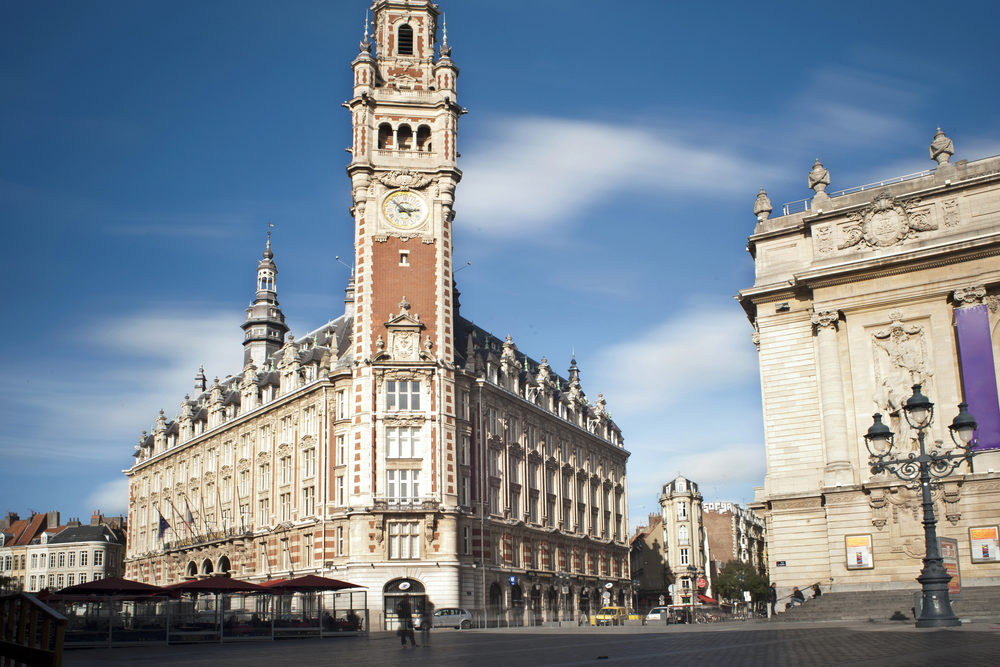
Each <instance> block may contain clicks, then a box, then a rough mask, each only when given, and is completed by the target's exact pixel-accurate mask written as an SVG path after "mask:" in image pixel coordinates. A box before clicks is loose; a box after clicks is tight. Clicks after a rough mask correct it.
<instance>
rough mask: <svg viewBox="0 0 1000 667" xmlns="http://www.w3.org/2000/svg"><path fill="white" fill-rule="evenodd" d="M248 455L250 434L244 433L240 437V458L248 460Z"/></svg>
mask: <svg viewBox="0 0 1000 667" xmlns="http://www.w3.org/2000/svg"><path fill="white" fill-rule="evenodd" d="M250 454H251V452H250V434H249V433H244V434H243V435H241V436H240V458H241V459H248V458H250Z"/></svg>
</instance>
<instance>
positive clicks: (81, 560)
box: [80, 551, 87, 583]
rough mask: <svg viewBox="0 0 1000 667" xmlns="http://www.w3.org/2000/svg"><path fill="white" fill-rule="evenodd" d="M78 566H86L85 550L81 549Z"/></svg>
mask: <svg viewBox="0 0 1000 667" xmlns="http://www.w3.org/2000/svg"><path fill="white" fill-rule="evenodd" d="M80 567H87V552H86V551H81V552H80ZM81 583H82V582H81Z"/></svg>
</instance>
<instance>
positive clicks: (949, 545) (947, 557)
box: [938, 537, 962, 597]
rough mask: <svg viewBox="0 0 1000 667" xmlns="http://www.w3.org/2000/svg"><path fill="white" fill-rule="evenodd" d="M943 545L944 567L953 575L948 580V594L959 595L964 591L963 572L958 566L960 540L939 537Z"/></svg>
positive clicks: (942, 558)
mask: <svg viewBox="0 0 1000 667" xmlns="http://www.w3.org/2000/svg"><path fill="white" fill-rule="evenodd" d="M938 543H939V544H940V545H941V560H942V561H943V562H944V569H945V571H946V572H948V574H950V575H951V579H949V580H948V595H950V596H951V597H957V596H958V595H959V594H961V592H962V573H961V571H960V570H959V568H958V540H956V539H954V538H952V537H939V538H938Z"/></svg>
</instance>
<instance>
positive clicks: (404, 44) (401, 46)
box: [396, 23, 413, 56]
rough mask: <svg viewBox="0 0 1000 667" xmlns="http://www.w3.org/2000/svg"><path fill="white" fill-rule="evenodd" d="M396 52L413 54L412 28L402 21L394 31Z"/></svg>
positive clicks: (405, 54)
mask: <svg viewBox="0 0 1000 667" xmlns="http://www.w3.org/2000/svg"><path fill="white" fill-rule="evenodd" d="M396 40H397V45H396V54H397V55H401V56H412V55H413V28H411V27H410V24H408V23H404V24H403V25H401V26H399V30H398V31H397V33H396Z"/></svg>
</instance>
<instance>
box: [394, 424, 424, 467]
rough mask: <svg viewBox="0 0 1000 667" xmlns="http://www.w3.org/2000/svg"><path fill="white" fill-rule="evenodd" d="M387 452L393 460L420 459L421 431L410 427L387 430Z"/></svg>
mask: <svg viewBox="0 0 1000 667" xmlns="http://www.w3.org/2000/svg"><path fill="white" fill-rule="evenodd" d="M385 436H386V444H387V451H386V456H388V457H389V458H391V459H416V458H420V456H421V454H422V451H421V446H420V445H421V440H420V438H421V430H420V429H419V428H413V427H409V426H402V427H389V428H386V429H385Z"/></svg>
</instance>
